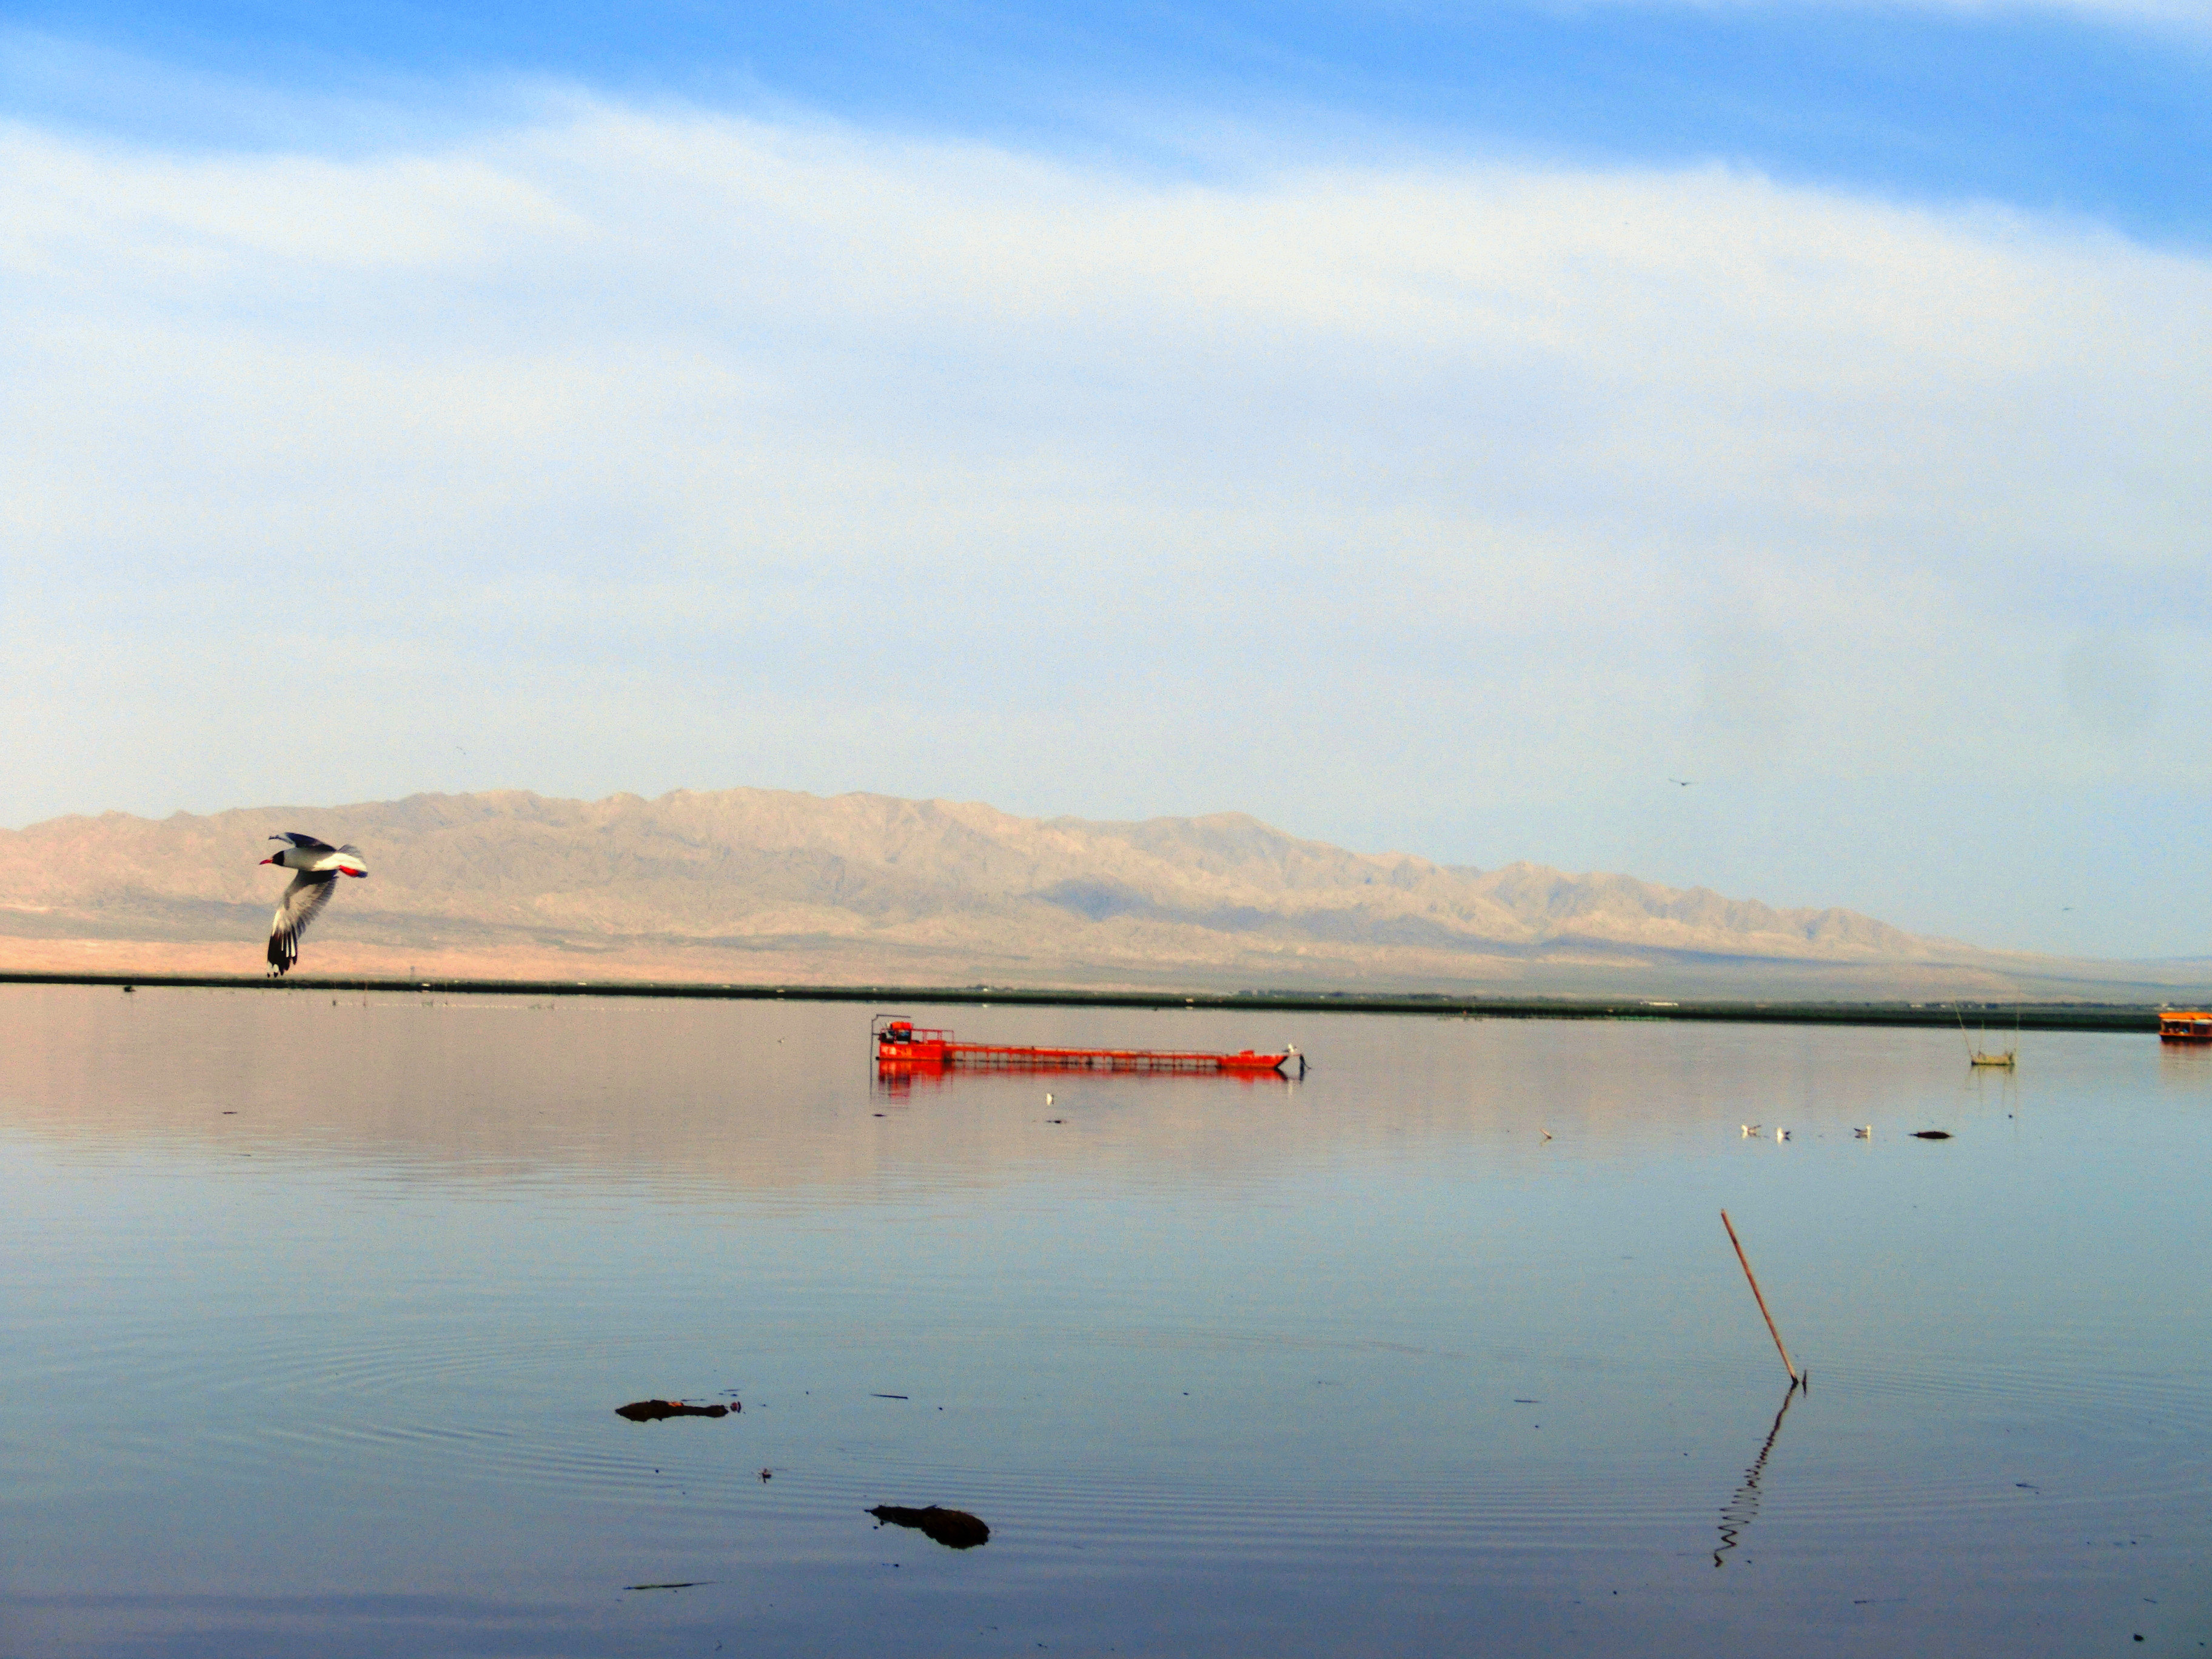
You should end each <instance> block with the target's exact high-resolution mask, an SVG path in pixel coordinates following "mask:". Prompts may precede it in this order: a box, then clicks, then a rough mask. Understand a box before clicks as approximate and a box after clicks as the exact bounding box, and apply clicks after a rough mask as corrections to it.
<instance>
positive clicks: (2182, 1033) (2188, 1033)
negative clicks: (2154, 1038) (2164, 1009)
mask: <svg viewBox="0 0 2212 1659" xmlns="http://www.w3.org/2000/svg"><path fill="white" fill-rule="evenodd" d="M2158 1036H2159V1041H2160V1042H2212V1013H2206V1012H2204V1011H2203V1009H2201V1008H2192V1009H2189V1010H2186V1011H2185V1012H2179V1013H2170V1014H2160V1016H2159V1017H2158Z"/></svg>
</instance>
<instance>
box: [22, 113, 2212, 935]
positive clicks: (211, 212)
mask: <svg viewBox="0 0 2212 1659" xmlns="http://www.w3.org/2000/svg"><path fill="white" fill-rule="evenodd" d="M0 284H4V288H0V300H4V303H5V305H6V307H7V309H8V312H9V316H10V317H11V319H13V320H14V323H15V326H14V327H13V328H11V329H10V330H9V331H8V334H7V336H6V343H5V345H4V347H0V350H4V354H5V355H4V357H0V374H4V377H5V380H6V384H7V385H8V386H9V388H10V392H9V398H8V400H7V406H6V412H5V415H4V416H3V417H0V418H4V420H5V422H6V428H7V439H6V443H5V447H4V454H0V465H4V468H5V471H4V473H3V474H0V493H4V498H5V506H4V507H0V512H4V513H5V514H6V528H7V532H8V538H9V544H10V545H11V547H12V548H13V549H14V550H15V552H14V553H12V554H11V556H10V557H9V562H8V568H7V574H6V580H7V584H8V588H7V592H6V595H5V597H6V599H7V601H8V603H7V605H6V608H5V616H6V620H5V622H4V623H0V629H4V630H5V632H4V635H0V637H4V641H5V644H6V647H7V650H6V655H7V660H8V663H9V668H8V670H7V671H6V678H5V679H4V680H0V699H4V701H3V702H0V718H4V720H5V723H6V726H7V729H8V732H9V736H8V737H7V738H5V739H4V740H0V741H4V742H5V744H7V749H6V750H5V751H4V752H5V753H6V759H7V763H6V765H5V767H4V769H0V771H4V776H5V780H6V781H5V783H4V785H0V820H4V821H6V822H9V823H23V822H26V821H28V820H30V819H32V818H34V817H41V816H45V815H46V814H49V813H53V812H58V811H74V810H85V809H97V808H100V807H103V806H116V807H124V808H130V809H133V810H139V811H167V810H171V809H173V808H176V807H191V808H194V809H206V808H215V807H221V806H224V805H233V804H235V803H237V802H239V801H242V800H249V799H304V800H337V799H362V798H368V797H374V796H379V795H386V794H398V793H404V792H406V791H407V790H410V789H413V788H420V787H487V786H491V785H518V786H526V787H538V788H543V789H547V790H552V791H558V792H563V793H584V794H590V793H605V792H606V791H610V790H613V789H617V788H631V789H637V790H640V791H646V792H652V791H656V790H659V789H662V788H665V787H678V786H697V787H717V786H720V785H723V784H726V783H734V782H750V783H763V784H774V785H782V786H790V787H805V788H815V789H822V790H833V789H841V788H847V787H870V788H876V789H881V790H885V791H889V792H892V793H908V794H915V795H929V794H951V795H959V796H971V797H977V798H985V799H992V800H994V801H996V802H997V803H998V804H1000V805H1004V806H1006V807H1008V808H1009V809H1012V810H1016V811H1082V812H1088V813H1093V814H1097V815H1102V816H1114V815H1122V814H1129V815H1134V814H1139V813H1146V812H1152V811H1199V810H1208V809H1212V808H1218V807H1225V806H1234V807H1239V808H1244V809H1249V810H1251V811H1255V812H1258V813H1261V815H1263V816H1266V817H1270V818H1271V819H1273V820H1275V821H1277V822H1281V823H1285V824H1287V825H1288V826H1290V827H1291V828H1292V829H1296V830H1298V831H1300V832H1304V833H1310V834H1315V835H1321V836H1330V837H1333V838H1335V839H1339V840H1343V841H1346V842H1352V843H1353V844H1356V845H1363V846H1369V847H1374V846H1379V845H1384V844H1399V845H1407V846H1410V847H1412V848H1413V849H1414V850H1418V851H1420V852H1423V853H1426V854H1431V855H1433V856H1437V857H1439V858H1443V859H1448V860H1450V859H1457V860H1468V861H1472V862H1482V863H1494V862H1499V861H1502V860H1504V859H1505V858H1508V857H1512V856H1517V855H1521V854H1527V855H1528V856H1532V857H1540V858H1546V859H1548V860H1552V861H1555V862H1563V863H1584V864H1589V865H1599V866H1607V867H1615V868H1628V869H1632V870H1635V871H1637V872H1638V873H1642V874H1646V875H1650V876H1653V877H1656V878H1662V879H1675V880H1692V879H1694V880H1705V881H1712V882H1716V883H1719V884H1727V885H1731V886H1733V887H1735V888H1736V889H1738V890H1753V891H1759V892H1762V893H1763V894H1764V895H1765V896H1769V897H1771V898H1774V899H1776V900H1777V901H1778V902H1796V901H1799V900H1803V901H1806V902H1829V901H1834V902H1847V903H1854V904H1859V905H1863V906H1864V907H1866V908H1875V909H1878V910H1881V911H1882V912H1883V913H1885V914H1887V915H1892V916H1893V917H1894V918H1895V919H1897V920H1899V921H1901V922H1903V923H1905V925H1907V926H1910V927H1921V928H1934V929H1941V930H1942V931H1949V932H1955V933H1969V934H1975V935H1977V936H1979V937H1983V938H1985V939H1990V942H1992V943H1996V942H2013V941H2012V940H2009V939H2004V938H2003V937H2002V934H2003V933H2004V932H2005V930H2004V929H2003V928H1997V929H1995V930H1994V931H1995V932H1996V933H1998V934H1999V935H2000V937H1998V938H1994V939H1992V938H1990V934H1991V933H1992V931H1993V930H1992V928H1991V927H1987V926H1984V927H1980V928H1977V927H1974V926H1973V925H1972V924H1973V921H1974V917H1973V916H1972V915H1959V914H1955V913H1953V912H1947V911H1945V910H1944V908H1943V906H1942V902H1941V901H1940V899H1938V900H1933V901H1930V902H1919V901H1921V900H1925V899H1928V898H1929V895H1927V894H1925V893H1917V892H1916V893H1906V892H1902V891H1900V890H1899V889H1898V888H1897V887H1896V886H1895V885H1894V884H1892V885H1891V886H1887V887H1886V886H1883V885H1882V881H1883V880H1884V879H1889V878H1883V877H1880V876H1877V875H1876V874H1875V873H1874V872H1876V871H1877V870H1880V869H1882V868H1887V867H1893V866H1895V865H1896V863H1897V861H1898V860H1899V859H1901V858H1904V857H1905V856H1907V855H1908V854H1909V853H1910V852H1911V848H1916V847H1917V848H1921V849H1922V851H1923V853H1924V851H1925V845H1926V838H1927V837H1928V836H1929V835H1931V834H1934V833H1938V832H1939V831H1940V829H1941V826H1942V824H1943V823H1946V822H1947V821H1948V818H1949V815H1951V814H1954V812H1955V811H1958V810H1959V806H1958V802H1957V799H1956V798H1955V796H1954V795H1951V794H1946V793H1945V792H1946V791H1947V790H1951V789H1954V787H1955V786H1956V784H1957V783H1958V781H1960V779H1961V778H1972V777H1977V776H1979V777H1981V778H1983V779H1984V781H1986V782H1987V783H1988V784H1989V786H1990V787H1992V788H1996V789H1997V790H1999V791H2000V792H2009V793H2005V794H2004V805H2002V808H2001V811H2000V815H2001V816H2008V817H2012V818H2013V819H2014V820H2015V822H2017V821H2020V817H2021V813H2023V812H2027V813H2028V814H2030V816H2032V815H2033V812H2034V811H2041V810H2044V807H2042V806H2039V805H2037V803H2039V802H2041V803H2045V805H2047V804H2048V803H2049V802H2050V801H2051V800H2055V799H2061V798H2063V799H2071V800H2077V801H2078V800H2081V799H2091V798H2099V799H2101V798H2103V796H2100V793H2099V792H2103V795H2105V796H2110V795H2128V796H2130V797H2131V798H2132V796H2135V795H2141V794H2142V793H2146V792H2152V793H2157V794H2158V795H2159V797H2160V801H2161V802H2162V803H2163V804H2162V805H2160V807H2159V808H2158V811H2160V812H2162V813H2164V814H2165V816H2164V817H2161V818H2160V820H2159V822H2160V823H2161V824H2163V825H2165V826H2166V827H2167V828H2166V831H2164V832H2163V833H2179V829H2178V828H2176V826H2179V825H2181V824H2184V823H2190V822H2198V821H2201V817H2202V803H2203V799H2204V797H2205V794H2206V792H2207V785H2208V782H2212V777H2209V776H2208V769H2212V761H2208V760H2207V759H2206V758H2205V757H2204V752H2203V748H2202V745H2201V744H2195V743H2192V742H2190V741H2188V740H2187V739H2188V736H2189V734H2191V733H2192V732H2201V730H2202V729H2203V725H2204V722H2205V720H2206V717H2207V716H2208V715H2209V714H2212V684H2208V674H2207V671H2206V670H2205V668H2204V666H2203V665H2204V664H2205V663H2206V662H2207V661H2208V660H2212V659H2208V656H2207V653H2206V652H2205V650H2204V648H2203V647H2204V646H2205V644H2206V641H2205V638H2204V635H2205V630H2206V623H2207V614H2206V613H2207V600H2206V592H2207V588H2206V583H2205V580H2204V579H2205V576H2206V574H2207V568H2206V567H2207V558H2206V549H2205V539H2204V534H2205V532H2204V530H2203V526H2205V525H2206V524H2207V523H2208V522H2212V474H2208V472H2207V470H2206V469H2205V468H2204V467H2203V465H2202V457H2203V454H2204V453H2207V450H2208V447H2212V444H2209V443H2208V441H2212V368H2208V367H2207V365H2208V362H2212V357H2208V354H2207V352H2206V350H2205V345H2206V343H2207V340H2208V337H2212V327H2208V325H2212V265H2208V264H2207V263H2206V262H2205V261H2204V260H2203V259H2201V258H2195V257H2191V256H2189V255H2186V254H2178V253H2174V252H2157V251H2153V250H2148V249H2146V248H2144V247H2142V246H2137V245H2134V244H2131V243H2130V242H2127V241H2125V240H2122V239H2120V238H2118V237H2117V236H2115V235H2113V234H2109V233H2106V232H2104V231H2100V230H2099V229H2097V228H2094V227H2090V226H2086V225H2081V224H2076V223H2070V222H2053V221H2039V220H2037V219H2035V218H2033V217H2030V216H2022V215H2020V214H2018V213H2014V212H2007V211H2001V210H1996V209H1989V210H1975V211H1965V212H1952V213H1942V212H1936V211H1933V210H1911V209H1904V208H1899V207H1896V206H1893V205H1887V204H1882V203H1880V202H1875V201H1869V200H1864V199H1857V198H1853V197H1848V196H1844V195H1840V194H1837V193H1832V192H1822V191H1812V190H1805V189H1793V188H1785V187H1784V186H1781V185H1777V184H1775V183H1772V182H1770V181H1768V180H1766V179H1762V178H1760V177H1758V176H1755V175H1752V174H1747V173H1740V172H1734V171H1730V170H1727V169H1724V168H1703V169H1698V170H1693V171H1656V170H1614V171H1598V170H1580V171H1577V170H1570V169H1563V168H1545V167H1512V166H1502V165H1474V164H1466V163H1462V162H1449V163H1446V162H1440V161H1431V160H1424V159H1422V158H1420V157H1418V156H1409V157H1406V158H1403V159H1401V160H1399V161H1393V162H1376V163H1368V164H1363V165H1360V166H1357V167H1352V166H1346V167H1309V168H1305V169H1303V170H1297V171H1288V172H1279V173H1260V174H1254V175H1250V176H1246V177H1242V178H1237V179H1229V180H1227V181H1223V182H1214V183H1208V184H1201V183H1193V182H1189V181H1188V180H1162V179H1155V178H1140V177H1133V176H1131V175H1128V174H1126V173H1115V172H1113V171H1109V170H1106V169H1103V168H1092V167H1084V166H1082V165H1079V164H1074V163H1070V162H1067V161H1060V160H1054V159H1050V158H1046V157H1041V156H1037V155H1024V154H1021V153H1018V152H1015V151H1012V150H1008V149H1002V148H994V147H991V146H988V145H983V144H976V143H955V142H938V141H930V140H925V139H920V138H909V137H895V136H886V135H884V134H881V133H871V132H866V131H858V130H854V129H851V128H846V127H839V126H836V125H828V124H822V123H815V122H811V121H806V120H801V119H791V120H781V121H772V120H763V119H744V118H730V117H725V116H709V115H705V114H701V113H697V112H692V111H688V110H684V109H681V108H658V109H646V108H637V107H625V106H618V105H616V104H612V103H609V102H606V101H604V100H586V99H574V100H566V101H563V102H562V103H559V104H557V105H554V106H548V107H546V108H544V109H543V110H542V111H540V112H538V114H537V115H536V116H535V117H534V118H532V119H530V120H528V121H526V122H521V123H519V124H517V125H513V126H512V127H510V128H507V129H506V130H503V131H495V132H492V133H489V134H477V135H475V136H472V137H465V138H460V139H454V140H452V141H450V142H447V143H443V144H442V145H440V146H436V147H423V148H417V149H411V150H409V151H406V152H404V153H384V154H376V155H368V156H364V157H360V158H356V159H350V160H333V159H331V158H329V157H325V156H317V155H310V154H304V153H295V154H258V155H204V154H181V153H171V152H164V151H161V150H159V149H149V148H144V147H134V146H130V145H125V144H118V143H112V142H95V141H90V140H85V139H82V138H73V137H67V136H64V135H61V134H58V133H57V132H55V131H48V130H41V129H40V128H37V127H33V126H28V125H16V126H14V127H12V128H9V129H6V130H5V131H4V132H0ZM1668 775H1675V776H1686V777H1691V778H1693V779H1696V780H1698V781H1699V787H1705V788H1709V789H1711V790H1722V789H1734V790H1735V791H1736V792H1737V793H1736V797H1735V799H1736V800H1737V801H1738V803H1739V806H1740V809H1741V810H1739V811H1737V812H1736V814H1735V817H1733V818H1730V819H1729V821H1728V822H1727V823H1721V822H1718V821H1716V820H1714V819H1712V818H1710V817H1700V816H1699V811H1702V810H1704V809H1700V808H1692V807H1691V806H1689V805H1687V804H1686V803H1687V802H1688V801H1689V800H1690V799H1711V796H1707V797H1704V798H1695V797H1692V796H1691V795H1690V794H1688V793H1684V792H1678V793H1674V794H1669V793H1668V787H1667V786H1666V785H1665V783H1664V779H1665V778H1666V777H1667V776H1668ZM1655 789H1656V791H1657V792H1658V795H1659V796H1660V797H1664V798H1665V799H1664V802H1663V803H1660V804H1655V800H1656V798H1655V796H1654V795H1653V794H1652V793H1651V792H1652V791H1654V790H1655ZM1885 802H1887V803H1888V804H1887V805H1884V803H1885ZM1714 810H1715V811H1719V810H1721V809H1717V808H1716V809H1714ZM2051 810H2052V811H2058V810H2061V809H2058V808H2051ZM2066 810H2070V809H2066ZM1667 813H1672V814H1674V817H1666V816H1664V815H1665V814H1667ZM2192 815H2194V816H2193V817H2192ZM1792 824H1799V825H1802V829H1797V830H1793V829H1790V827H1789V826H1790V825H1792ZM1792 836H1795V837H1796V842H1795V845H1796V851H1795V852H1792V851H1789V850H1778V849H1780V848H1788V847H1789V846H1790V845H1791V844H1792V842H1791V837H1792ZM1885 837H1889V838H1891V839H1888V840H1885ZM1898 837H1903V838H1905V841H1906V842H1907V843H1908V844H1906V845H1899V844H1898V842H1897V841H1896V839H1895V838H1898ZM1732 838H1733V839H1732ZM2121 856H2123V851H2122V849H2121V848H2119V847H2118V846H2117V845H2115V844H2110V843H2107V844H2106V845H2104V846H2103V847H2102V848H2101V850H2100V857H2101V858H2102V859H2103V860H2104V861H2105V863H2106V865H2107V866H2110V865H2111V864H2112V861H2113V860H2116V859H2118V858H2120V857H2121ZM1700 858H1704V859H1705V860H1708V862H1707V863H1706V864H1705V865H1704V866H1700V865H1699V863H1698V860H1699V859H1700ZM1762 858H1763V859H1765V860H1766V862H1765V864H1764V865H1760V864H1759V862H1758V860H1759V859H1762ZM1712 860H1719V861H1721V862H1723V863H1728V864H1729V867H1727V868H1722V869H1715V868H1713V867H1711V861H1712ZM1730 860H1735V861H1736V862H1734V863H1730ZM1742 860H1750V861H1751V862H1750V864H1749V865H1748V866H1746V865H1744V864H1743V863H1742ZM1793 860H1796V861H1793ZM1853 860H1857V862H1856V863H1855V862H1854V861H1853ZM1938 864H1939V865H1940V860H1938ZM2021 871H2028V866H2021ZM2019 874H2020V872H2015V875H2016V876H2018V875H2019ZM2022 878H2027V879H2033V873H2032V871H2028V873H2027V875H2026V876H2025V877H2022ZM2118 879H2119V877H2118V874H2114V875H2113V876H2112V880H2113V881H2114V882H2115V883H2117V882H2118ZM2117 890H2118V889H2117V887H2115V891H2117ZM2130 926H2131V927H2132V926H2135V924H2134V923H2130ZM2015 937H2016V938H2017V942H2022V943H2028V944H2039V945H2045V946H2049V947H2051V948H2075V949H2078V948H2083V946H2084V945H2085V944H2087V945H2095V944H2101V943H2106V941H2103V940H2098V941H2083V940H2079V939H2067V938H2063V937H2060V938H2056V939H2053V938H2047V937H2038V936H2034V935H2033V933H2032V930H2030V931H2028V932H2027V933H2017V934H2016V935H2015ZM2110 943H2111V944H2112V945H2114V946H2116V947H2118V948H2125V947H2127V946H2130V945H2138V944H2140V945H2145V946H2146V948H2148V947H2149V946H2153V945H2154V946H2157V947H2159V948H2180V946H2179V945H2178V944H2176V943H2175V942H2174V937H2173V936H2172V933H2171V930H2169V932H2168V933H2165V934H2160V933H2157V929H2156V927H2155V923H2154V918H2153V917H2152V916H2151V915H2150V913H2149V912H2148V911H2146V912H2145V913H2144V914H2143V917H2142V926H2140V927H2136V930H2135V932H2133V933H2126V932H2125V930H2124V929H2123V930H2120V931H2118V932H2115V933H2113V935H2112V940H2111V941H2110Z"/></svg>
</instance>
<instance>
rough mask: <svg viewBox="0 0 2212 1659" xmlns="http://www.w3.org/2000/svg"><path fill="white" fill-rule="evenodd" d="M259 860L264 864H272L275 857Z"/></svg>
mask: <svg viewBox="0 0 2212 1659" xmlns="http://www.w3.org/2000/svg"><path fill="white" fill-rule="evenodd" d="M261 861H262V862H263V863H264V864H274V863H276V860H275V859H264V860H261Z"/></svg>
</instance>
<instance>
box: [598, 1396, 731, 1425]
mask: <svg viewBox="0 0 2212 1659" xmlns="http://www.w3.org/2000/svg"><path fill="white" fill-rule="evenodd" d="M743 1410H744V1407H743V1406H740V1405H739V1404H738V1402H737V1401H734V1400H732V1401H731V1402H730V1403H729V1404H728V1405H726V1406H687V1405H685V1404H684V1402H683V1401H680V1400H633V1401H630V1402H629V1405H627V1406H617V1407H615V1415H616V1416H617V1417H627V1418H628V1419H629V1420H630V1421H631V1422H633V1423H658V1422H659V1421H660V1419H662V1418H664V1417H727V1416H729V1415H730V1413H732V1412H741V1411H743Z"/></svg>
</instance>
